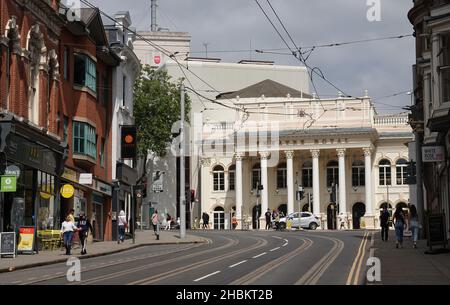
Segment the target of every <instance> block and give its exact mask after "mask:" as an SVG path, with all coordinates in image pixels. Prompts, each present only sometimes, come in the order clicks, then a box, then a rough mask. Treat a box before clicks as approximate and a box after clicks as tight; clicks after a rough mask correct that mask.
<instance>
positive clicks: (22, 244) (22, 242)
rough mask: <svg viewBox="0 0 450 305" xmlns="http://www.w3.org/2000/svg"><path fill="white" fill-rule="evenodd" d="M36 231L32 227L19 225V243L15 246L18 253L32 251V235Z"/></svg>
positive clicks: (31, 252)
mask: <svg viewBox="0 0 450 305" xmlns="http://www.w3.org/2000/svg"><path fill="white" fill-rule="evenodd" d="M35 233H36V231H35V229H34V227H20V228H19V245H18V246H17V252H18V253H30V254H33V252H34V240H35V239H34V235H35Z"/></svg>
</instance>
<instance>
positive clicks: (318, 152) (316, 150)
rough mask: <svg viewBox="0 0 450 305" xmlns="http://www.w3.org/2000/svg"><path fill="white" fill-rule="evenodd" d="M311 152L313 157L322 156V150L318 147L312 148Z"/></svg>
mask: <svg viewBox="0 0 450 305" xmlns="http://www.w3.org/2000/svg"><path fill="white" fill-rule="evenodd" d="M310 152H311V156H312V157H313V158H319V156H320V150H318V149H311V150H310Z"/></svg>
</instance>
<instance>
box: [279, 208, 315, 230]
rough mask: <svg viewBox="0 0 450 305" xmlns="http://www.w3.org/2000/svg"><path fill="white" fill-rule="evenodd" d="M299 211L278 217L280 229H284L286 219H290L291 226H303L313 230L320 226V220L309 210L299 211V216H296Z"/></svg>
mask: <svg viewBox="0 0 450 305" xmlns="http://www.w3.org/2000/svg"><path fill="white" fill-rule="evenodd" d="M298 215H299V212H296V213H292V214H289V215H288V216H287V217H283V218H280V229H281V230H284V229H286V222H287V220H288V219H289V220H291V221H292V228H299V227H301V228H305V229H311V230H315V229H317V227H318V226H320V220H319V218H318V217H316V216H314V215H313V214H312V213H309V212H301V217H300V218H299V217H298Z"/></svg>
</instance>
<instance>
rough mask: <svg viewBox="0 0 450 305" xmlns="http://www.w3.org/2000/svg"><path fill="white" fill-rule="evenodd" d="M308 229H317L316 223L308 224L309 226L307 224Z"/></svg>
mask: <svg viewBox="0 0 450 305" xmlns="http://www.w3.org/2000/svg"><path fill="white" fill-rule="evenodd" d="M309 228H310V229H311V230H315V229H317V223H315V222H312V223H310V224H309Z"/></svg>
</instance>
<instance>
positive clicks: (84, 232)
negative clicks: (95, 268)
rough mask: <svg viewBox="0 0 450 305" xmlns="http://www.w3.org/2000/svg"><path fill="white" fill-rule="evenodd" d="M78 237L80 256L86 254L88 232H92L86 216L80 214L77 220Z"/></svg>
mask: <svg viewBox="0 0 450 305" xmlns="http://www.w3.org/2000/svg"><path fill="white" fill-rule="evenodd" d="M78 229H79V231H78V236H79V237H80V244H81V255H84V254H87V238H88V235H89V230H91V232H92V225H91V223H90V222H89V219H88V218H87V217H86V215H84V214H81V215H80V218H79V219H78Z"/></svg>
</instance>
